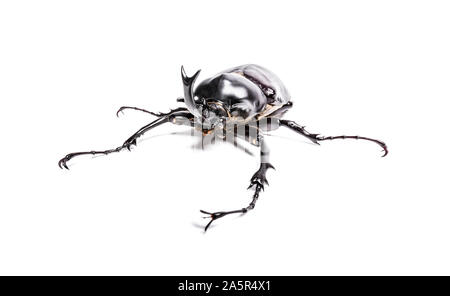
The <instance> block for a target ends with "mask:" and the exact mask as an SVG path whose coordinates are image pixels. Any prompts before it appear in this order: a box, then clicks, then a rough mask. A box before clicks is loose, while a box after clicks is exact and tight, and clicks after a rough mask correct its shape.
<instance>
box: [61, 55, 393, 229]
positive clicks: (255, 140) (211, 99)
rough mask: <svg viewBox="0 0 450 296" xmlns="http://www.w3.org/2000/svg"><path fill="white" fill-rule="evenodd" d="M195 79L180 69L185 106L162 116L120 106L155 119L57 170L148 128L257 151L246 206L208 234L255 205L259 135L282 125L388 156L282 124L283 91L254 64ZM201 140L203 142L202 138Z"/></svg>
mask: <svg viewBox="0 0 450 296" xmlns="http://www.w3.org/2000/svg"><path fill="white" fill-rule="evenodd" d="M199 74H200V70H198V71H197V72H196V73H195V74H194V75H193V76H190V77H189V76H187V75H186V72H185V70H184V68H183V66H182V67H181V78H182V82H183V91H184V97H183V98H179V99H177V101H178V102H184V104H185V107H178V108H175V109H172V110H170V111H169V112H167V113H162V112H159V113H157V112H152V111H148V110H146V109H142V108H137V107H131V106H123V107H121V108H120V109H119V110H118V111H117V113H116V115H117V116H119V113H120V112H122V111H124V110H126V109H134V110H138V111H142V112H145V113H149V114H151V115H153V116H155V117H156V120H154V121H152V122H150V123H149V124H147V125H145V126H143V127H142V128H140V129H139V130H138V131H136V132H135V133H134V134H133V135H131V136H130V137H129V138H128V139H127V140H126V141H125V142H124V143H123V144H122V145H120V146H118V147H116V148H113V149H109V150H103V151H85V152H74V153H69V154H67V155H66V156H64V157H63V158H62V159H61V160H59V162H58V165H59V167H60V168H66V169H69V167H68V166H67V162H68V161H69V160H71V159H72V158H74V157H76V156H80V155H97V154H105V155H106V154H110V153H114V152H119V151H121V150H123V149H128V150H130V148H131V147H132V146H133V145H134V146H136V144H137V139H138V138H139V137H141V136H142V135H144V134H145V133H147V132H148V131H150V130H151V129H153V128H155V127H157V126H160V125H162V124H165V123H173V124H177V125H188V126H190V127H192V128H194V130H196V131H199V132H200V134H201V135H202V137H206V136H211V135H212V136H214V137H215V136H217V137H219V138H221V139H223V140H227V139H230V138H232V139H234V140H235V139H236V138H242V139H244V140H246V141H248V142H250V143H251V144H252V145H255V146H257V147H259V148H260V164H259V169H258V170H257V171H256V172H255V173H254V174H253V176H252V177H251V179H250V186H249V187H248V189H250V188H253V189H254V193H253V197H252V200H251V202H250V204H249V205H248V206H246V207H244V208H241V209H237V210H233V211H219V212H208V211H204V210H200V212H201V213H203V214H205V215H207V216H206V217H204V218H209V219H210V220H209V222H208V223H207V225H206V226H205V231H206V230H208V228H209V226H210V225H211V223H212V222H213V221H215V220H217V219H219V218H222V217H224V216H227V215H230V214H237V213H247V212H248V211H249V210H252V209H254V207H255V204H256V201H257V200H258V198H259V194H260V193H261V191H264V185H268V182H267V178H266V172H267V170H268V169H273V168H274V167H273V165H272V164H270V162H269V149H268V147H267V145H266V142H265V140H264V133H265V132H267V131H271V130H276V129H277V128H278V127H280V126H283V127H286V128H288V129H290V130H293V131H295V132H297V133H299V134H300V135H302V136H304V137H306V138H307V139H309V140H310V141H312V142H313V143H315V144H319V142H321V141H328V140H334V139H356V140H357V139H360V140H366V141H371V142H374V143H376V144H378V145H379V146H381V148H383V152H384V154H383V155H382V156H383V157H384V156H386V155H387V154H388V148H387V146H386V144H385V143H384V142H382V141H380V140H376V139H372V138H368V137H361V136H321V135H320V134H314V133H310V132H308V131H306V130H305V127H304V126H301V125H299V124H297V123H296V122H295V121H292V120H286V119H282V117H283V116H284V114H285V113H286V112H287V111H288V110H289V109H290V108H292V106H293V103H292V100H291V97H290V95H289V92H288V90H287V89H286V87H285V86H284V84H283V83H282V81H281V80H280V79H279V78H278V77H277V76H276V75H275V74H274V73H272V72H271V71H269V70H268V69H266V68H263V67H261V66H258V65H254V64H247V65H242V66H238V67H234V68H230V69H228V70H225V71H222V72H220V73H218V74H216V75H214V76H212V77H210V78H207V79H205V80H203V81H202V82H201V83H200V84H199V85H198V86H197V87H195V85H194V84H195V81H196V79H197V77H198V76H199ZM202 139H203V138H202Z"/></svg>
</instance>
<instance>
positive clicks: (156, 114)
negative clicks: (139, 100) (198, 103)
mask: <svg viewBox="0 0 450 296" xmlns="http://www.w3.org/2000/svg"><path fill="white" fill-rule="evenodd" d="M126 109H132V110H137V111H142V112H145V113H148V114H151V115H153V116H156V117H163V116H167V115H170V114H173V113H175V112H180V111H187V109H186V108H185V107H178V108H176V109H172V110H170V111H169V112H167V113H163V112H157V113H156V112H152V111H148V110H145V109H142V108H138V107H131V106H122V107H120V108H119V110H117V112H116V116H117V117H119V113H120V112H123V110H126Z"/></svg>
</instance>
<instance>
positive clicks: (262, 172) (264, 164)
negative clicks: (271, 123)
mask: <svg viewBox="0 0 450 296" xmlns="http://www.w3.org/2000/svg"><path fill="white" fill-rule="evenodd" d="M259 143H260V147H261V150H260V157H261V160H260V166H259V169H258V170H257V171H256V173H254V174H253V176H252V178H251V179H250V186H249V187H248V188H247V189H250V188H252V187H254V188H255V192H254V193H253V198H252V201H251V202H250V204H249V205H248V206H247V207H245V208H242V209H239V210H234V211H221V212H213V213H211V212H207V211H203V210H200V212H201V213H203V214H206V215H209V216H207V217H204V218H209V219H211V220H210V221H209V222H208V224H207V225H206V226H205V231H207V230H208V228H209V226H210V225H211V223H212V222H213V221H215V220H217V219H219V218H222V217H225V216H227V215H230V214H239V213H242V214H245V213H247V212H248V211H250V210H253V209H254V208H255V205H256V202H257V200H258V198H259V194H260V192H261V190H262V191H264V184H267V185H269V182H267V178H266V172H267V170H268V169H274V167H273V165H271V164H270V163H269V149H268V147H267V145H266V144H265V141H264V140H263V137H262V136H259Z"/></svg>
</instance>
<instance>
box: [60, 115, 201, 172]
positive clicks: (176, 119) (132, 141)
mask: <svg viewBox="0 0 450 296" xmlns="http://www.w3.org/2000/svg"><path fill="white" fill-rule="evenodd" d="M166 122H171V123H174V124H187V125H192V122H193V115H192V114H190V113H189V112H178V113H176V112H173V113H172V114H170V115H166V116H164V117H160V118H158V119H156V120H154V121H152V122H151V123H149V124H147V125H145V126H143V127H142V128H141V129H139V130H138V131H137V132H135V133H134V134H133V135H132V136H131V137H129V138H128V139H127V140H126V141H125V142H124V143H123V144H122V145H120V146H119V147H116V148H113V149H108V150H101V151H94V150H92V151H84V152H74V153H69V154H67V155H66V156H64V157H63V158H61V160H60V161H59V162H58V165H59V167H60V168H66V169H69V167H68V166H67V162H68V161H69V160H71V159H72V158H74V157H77V156H80V155H89V154H90V155H97V154H104V155H108V154H110V153H114V152H120V151H122V150H123V149H125V148H126V149H128V150H130V147H131V146H132V145H136V142H137V138H139V137H140V136H142V135H143V134H145V133H146V132H148V131H149V130H151V129H153V128H155V127H157V126H159V125H162V124H164V123H166Z"/></svg>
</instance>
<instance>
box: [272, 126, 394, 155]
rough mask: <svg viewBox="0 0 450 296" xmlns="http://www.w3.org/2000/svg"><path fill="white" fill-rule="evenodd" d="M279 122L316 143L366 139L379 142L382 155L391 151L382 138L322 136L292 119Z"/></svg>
mask: <svg viewBox="0 0 450 296" xmlns="http://www.w3.org/2000/svg"><path fill="white" fill-rule="evenodd" d="M279 123H280V125H282V126H286V127H288V128H290V129H291V130H293V131H295V132H297V133H299V134H301V135H302V136H305V137H306V138H308V139H309V140H311V141H312V142H314V143H316V144H319V142H320V141H327V140H334V139H355V140H366V141H370V142H374V143H376V144H378V145H379V146H380V147H381V148H383V152H384V154H383V155H382V157H384V156H386V155H387V154H388V152H389V151H388V148H387V145H386V143H384V142H383V141H380V140H376V139H372V138H367V137H360V136H328V137H324V136H320V135H319V134H311V133H309V132H308V131H306V130H305V127H304V126H301V125H299V124H297V123H295V122H294V121H291V120H283V119H281V120H280V121H279Z"/></svg>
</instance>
